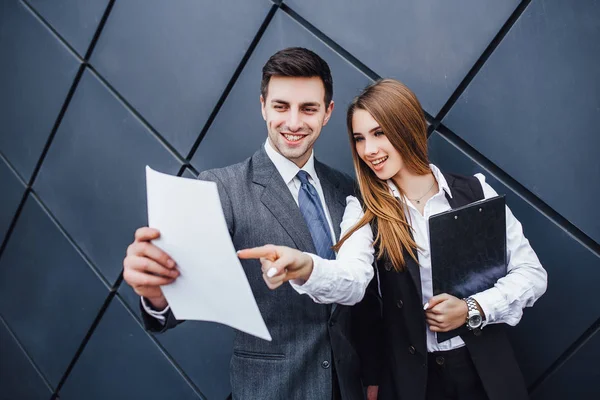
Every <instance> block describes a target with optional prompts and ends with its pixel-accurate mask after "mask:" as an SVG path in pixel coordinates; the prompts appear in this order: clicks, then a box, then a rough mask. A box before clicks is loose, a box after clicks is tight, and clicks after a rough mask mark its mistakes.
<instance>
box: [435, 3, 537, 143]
mask: <svg viewBox="0 0 600 400" xmlns="http://www.w3.org/2000/svg"><path fill="white" fill-rule="evenodd" d="M529 3H531V0H523V1H522V2H521V3H520V4H519V5H518V6H517V8H515V10H514V11H513V13H512V14H511V15H510V17H508V19H507V20H506V22H505V23H504V25H502V27H501V28H500V31H499V32H498V33H497V34H496V36H494V38H493V39H492V41H491V42H490V44H489V45H488V46H487V47H486V48H485V50H484V51H483V53H482V54H481V56H479V58H478V59H477V61H476V62H475V64H474V65H473V67H471V69H470V70H469V72H468V73H467V75H466V76H465V78H464V79H463V80H462V81H461V82H460V84H459V85H458V87H457V88H456V90H455V91H454V93H452V95H451V96H450V98H449V99H448V101H446V103H445V104H444V106H443V107H442V108H441V110H440V112H439V113H438V114H437V115H436V117H435V119H434V120H433V122H432V124H431V126H430V127H429V130H428V132H427V133H428V136H429V135H431V133H433V131H434V130H436V129H437V127H438V125H439V124H440V123H441V122H442V120H443V119H444V118H445V117H446V115H448V112H449V111H450V109H451V108H452V107H453V106H454V104H455V103H456V101H457V100H458V99H459V98H460V96H461V95H462V94H463V92H464V91H465V90H466V89H467V87H468V86H469V84H470V83H471V82H472V81H473V79H474V78H475V76H476V75H477V74H478V73H479V71H480V70H481V68H482V67H483V65H484V64H485V63H486V62H487V60H488V59H489V58H490V56H491V55H492V53H493V52H494V51H495V50H496V48H497V47H498V45H499V44H500V42H502V40H503V39H504V37H505V36H506V35H507V34H508V32H509V31H510V29H511V28H512V27H513V25H514V24H515V23H516V22H517V20H518V19H519V18H520V17H521V15H522V14H523V12H524V11H525V9H526V8H527V6H528V5H529Z"/></svg>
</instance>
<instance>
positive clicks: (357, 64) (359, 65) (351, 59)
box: [281, 4, 434, 124]
mask: <svg viewBox="0 0 600 400" xmlns="http://www.w3.org/2000/svg"><path fill="white" fill-rule="evenodd" d="M281 10H282V11H284V12H285V13H286V14H288V15H289V16H290V17H291V18H292V19H293V20H295V21H296V22H298V23H299V24H300V25H302V26H303V27H304V28H305V29H306V30H308V31H309V32H310V33H312V34H313V35H314V36H316V37H317V38H318V39H319V40H320V41H321V42H323V43H325V44H326V45H327V47H329V48H330V49H332V50H333V51H334V52H335V53H337V54H339V55H340V57H342V58H343V59H344V60H346V61H347V62H348V63H349V64H350V65H352V66H354V68H356V69H357V70H359V71H360V72H362V73H363V74H364V75H366V76H367V77H369V78H370V79H371V80H373V81H376V80H379V79H381V76H380V75H379V74H378V73H377V72H375V71H373V70H372V69H371V68H369V67H368V66H367V65H366V64H364V63H363V62H361V61H360V60H359V59H358V58H356V57H355V56H353V55H352V54H351V53H350V52H349V51H348V50H346V49H344V48H343V47H342V46H340V45H339V44H338V43H336V42H335V41H334V40H332V39H331V38H330V37H329V36H327V35H325V34H324V33H323V32H321V31H320V30H319V29H318V28H316V27H315V26H314V25H312V24H311V23H310V22H308V21H307V20H306V19H304V18H303V17H302V16H301V15H300V14H298V13H297V12H296V11H294V10H293V9H291V8H290V7H289V6H288V5H287V4H282V5H281ZM423 114H424V115H425V119H426V120H427V122H429V123H430V124H431V123H433V121H434V117H433V116H432V115H431V114H429V113H428V112H427V111H425V110H423Z"/></svg>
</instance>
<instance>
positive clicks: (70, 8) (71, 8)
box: [26, 0, 109, 57]
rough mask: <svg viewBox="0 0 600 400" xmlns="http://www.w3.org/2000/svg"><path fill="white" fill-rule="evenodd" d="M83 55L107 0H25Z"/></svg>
mask: <svg viewBox="0 0 600 400" xmlns="http://www.w3.org/2000/svg"><path fill="white" fill-rule="evenodd" d="M26 1H27V3H29V4H31V6H32V7H33V8H34V9H35V10H37V12H39V13H40V15H41V16H42V17H43V18H44V19H45V20H46V21H48V23H49V24H50V25H51V26H52V27H53V28H54V29H55V30H56V31H57V32H58V34H59V35H61V36H62V37H63V38H64V39H65V40H66V41H67V42H68V43H70V44H71V46H73V48H74V49H75V51H76V52H77V53H78V54H79V56H81V57H84V56H85V53H86V52H87V49H88V47H89V45H90V42H91V41H92V38H93V37H94V33H96V28H97V27H98V24H99V23H100V20H101V19H102V15H103V14H104V10H106V6H107V5H108V2H109V0H91V1H90V0H88V1H80V0H53V1H47V0H26Z"/></svg>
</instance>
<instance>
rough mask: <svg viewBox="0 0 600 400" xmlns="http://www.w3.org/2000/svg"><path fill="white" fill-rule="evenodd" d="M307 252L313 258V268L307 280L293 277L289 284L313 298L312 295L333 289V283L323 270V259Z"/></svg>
mask: <svg viewBox="0 0 600 400" xmlns="http://www.w3.org/2000/svg"><path fill="white" fill-rule="evenodd" d="M304 254H308V255H309V256H310V257H311V258H312V260H313V270H312V272H311V274H310V276H309V277H308V280H307V281H304V280H302V279H293V280H290V281H289V282H290V285H291V286H292V287H293V288H294V290H295V291H296V292H298V293H300V294H307V295H309V296H310V297H311V298H312V299H313V300H316V299H315V296H314V295H318V294H319V292H320V293H324V292H325V293H327V292H331V291H333V289H334V284H333V282H332V280H331V279H327V278H328V276H327V273H326V272H325V267H324V266H323V262H324V261H325V260H323V259H322V258H321V257H319V256H317V255H314V254H310V253H304Z"/></svg>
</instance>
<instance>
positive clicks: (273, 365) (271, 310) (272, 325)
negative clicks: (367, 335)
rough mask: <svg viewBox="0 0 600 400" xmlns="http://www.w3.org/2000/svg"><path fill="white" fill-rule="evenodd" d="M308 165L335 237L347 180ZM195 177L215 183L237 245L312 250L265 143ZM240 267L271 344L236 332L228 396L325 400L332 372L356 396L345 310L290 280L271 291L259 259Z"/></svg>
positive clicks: (150, 322)
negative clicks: (243, 157) (320, 300)
mask: <svg viewBox="0 0 600 400" xmlns="http://www.w3.org/2000/svg"><path fill="white" fill-rule="evenodd" d="M315 169H316V171H317V174H318V176H319V180H320V182H321V186H322V188H323V192H324V196H325V202H326V203H327V207H328V209H329V212H330V214H331V219H332V222H333V226H334V229H335V230H336V236H337V237H338V238H339V235H340V222H341V220H342V216H343V213H344V209H345V206H346V196H348V195H351V194H354V191H355V187H354V182H353V181H352V179H351V178H349V177H348V176H347V175H344V174H342V173H341V172H339V171H336V170H334V169H332V168H329V167H327V166H326V165H324V164H322V163H320V162H318V161H316V160H315ZM199 179H202V180H210V181H214V182H216V183H217V187H218V190H219V196H220V198H221V203H222V206H223V211H224V214H225V219H226V221H227V226H228V228H229V233H230V234H231V237H232V240H233V244H234V246H235V248H236V249H243V248H249V247H255V246H262V245H264V244H277V245H284V246H289V247H292V248H296V249H299V250H301V251H306V252H311V253H316V251H315V248H314V245H313V242H312V239H311V236H310V232H309V230H308V228H307V226H306V223H305V222H304V219H303V217H302V214H301V213H300V210H299V208H298V206H297V205H296V203H295V201H294V199H293V197H292V195H291V193H290V191H289V189H288V187H287V185H286V183H285V182H284V181H283V179H282V177H281V175H280V174H279V173H278V171H277V169H276V168H275V165H274V164H273V163H272V162H271V160H270V159H269V157H268V156H267V154H266V152H265V150H264V148H262V147H261V149H260V150H259V151H257V152H256V153H255V154H254V155H253V156H252V157H251V158H249V159H247V160H245V161H243V162H241V163H239V164H235V165H231V166H228V167H225V168H220V169H214V170H209V171H205V172H202V173H201V174H200V176H199ZM242 266H243V268H244V270H245V272H246V275H247V277H248V281H249V282H250V285H251V287H252V291H253V293H254V297H255V298H256V301H257V303H258V307H259V309H260V311H261V313H262V315H263V318H264V320H265V323H266V324H267V327H268V328H269V331H270V333H271V336H272V338H273V341H272V342H268V341H265V340H262V339H258V338H256V337H254V336H251V335H248V334H245V333H243V332H239V331H238V332H236V335H235V338H234V349H233V357H232V360H231V386H232V395H233V398H234V399H302V400H304V399H319V400H331V398H332V381H333V378H334V377H333V372H332V371H334V370H335V374H336V376H337V379H338V382H339V387H340V392H341V395H342V398H343V399H362V398H363V394H362V385H361V381H360V371H359V360H358V356H357V354H356V352H355V349H354V345H353V340H352V338H351V334H350V330H351V329H350V327H351V320H350V319H351V318H350V309H349V308H348V307H346V306H342V305H336V307H334V310H333V311H332V307H331V306H330V305H322V304H316V303H315V302H313V301H312V300H311V299H310V298H309V297H308V296H306V295H300V294H298V293H297V292H296V291H295V290H294V289H293V288H292V287H291V286H290V285H283V286H281V287H280V288H278V289H277V290H270V289H268V288H267V286H266V285H265V283H264V281H263V278H262V273H261V268H260V263H259V261H258V260H243V261H242ZM142 314H143V316H144V321H145V324H146V328H147V329H149V330H153V331H162V330H166V329H169V328H172V327H173V326H175V325H177V323H178V321H176V320H175V318H174V317H173V315H172V314H171V313H169V315H168V316H167V324H166V326H165V327H164V328H163V327H161V326H159V325H157V323H156V320H154V319H153V318H151V317H149V316H147V315H146V314H145V313H144V312H142ZM332 357H333V358H332ZM334 365H335V368H333V366H334Z"/></svg>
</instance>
